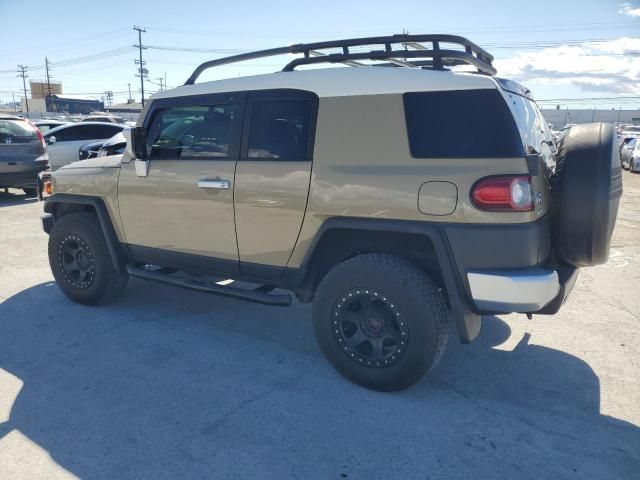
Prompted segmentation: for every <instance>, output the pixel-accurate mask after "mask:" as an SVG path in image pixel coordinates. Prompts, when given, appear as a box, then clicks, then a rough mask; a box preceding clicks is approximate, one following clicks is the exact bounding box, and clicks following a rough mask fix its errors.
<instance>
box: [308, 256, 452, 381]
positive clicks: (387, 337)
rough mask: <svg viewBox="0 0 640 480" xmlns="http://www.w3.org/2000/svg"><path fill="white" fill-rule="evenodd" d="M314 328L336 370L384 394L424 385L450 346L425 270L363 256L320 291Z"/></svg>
mask: <svg viewBox="0 0 640 480" xmlns="http://www.w3.org/2000/svg"><path fill="white" fill-rule="evenodd" d="M313 324H314V330H315V333H316V338H317V340H318V343H319V344H320V348H321V349H322V351H323V352H324V354H325V355H326V356H327V358H328V359H329V361H330V362H331V364H332V365H333V366H334V367H335V368H336V370H338V371H339V372H340V373H341V374H342V375H344V376H345V377H347V378H348V379H349V380H351V381H353V382H355V383H357V384H360V385H363V386H365V387H368V388H372V389H375V390H381V391H393V390H401V389H403V388H407V387H409V386H410V385H413V384H414V383H415V382H417V381H418V380H420V378H422V377H423V376H424V375H425V374H426V373H427V372H428V371H429V370H430V369H431V368H432V367H433V366H435V365H436V364H437V362H438V360H439V359H440V357H441V355H442V353H443V352H444V349H445V346H446V343H447V338H448V318H447V311H446V306H445V303H444V298H443V296H442V293H441V292H440V290H439V289H438V287H437V286H436V285H435V284H434V283H433V281H432V280H431V279H430V278H429V277H428V276H427V275H426V274H425V273H424V272H423V271H422V270H420V269H419V268H417V267H416V266H415V265H413V264H412V263H410V262H408V261H406V260H404V259H402V258H400V257H396V256H394V255H383V254H366V255H361V256H357V257H354V258H352V259H350V260H347V261H345V262H343V263H341V264H339V265H338V266H336V267H335V268H334V269H333V270H331V271H330V272H329V273H328V274H327V275H326V276H325V278H324V279H323V280H322V282H321V283H320V285H319V287H318V289H317V291H316V295H315V298H314V302H313Z"/></svg>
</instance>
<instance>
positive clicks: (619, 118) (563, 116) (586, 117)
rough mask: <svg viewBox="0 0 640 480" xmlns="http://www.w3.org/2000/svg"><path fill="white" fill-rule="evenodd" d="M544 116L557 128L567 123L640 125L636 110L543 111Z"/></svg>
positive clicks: (575, 109)
mask: <svg viewBox="0 0 640 480" xmlns="http://www.w3.org/2000/svg"><path fill="white" fill-rule="evenodd" d="M542 114H543V115H544V118H546V119H547V122H549V123H553V125H554V126H555V127H556V128H562V127H564V126H565V125H566V124H567V123H590V122H607V123H616V122H622V123H637V124H640V109H636V110H621V109H615V110H604V109H603V110H599V109H597V108H596V109H578V108H569V109H555V108H553V109H551V108H544V109H542Z"/></svg>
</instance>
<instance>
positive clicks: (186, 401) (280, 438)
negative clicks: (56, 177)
mask: <svg viewBox="0 0 640 480" xmlns="http://www.w3.org/2000/svg"><path fill="white" fill-rule="evenodd" d="M624 189H625V192H624V195H623V197H622V204H621V209H620V212H619V215H618V222H617V226H616V230H615V233H614V238H613V242H612V250H611V256H610V260H609V262H608V263H607V264H606V265H603V266H599V267H596V268H591V269H583V270H582V272H581V274H580V277H579V280H578V282H577V284H576V287H575V289H574V291H573V293H572V295H571V297H570V298H569V300H568V302H567V304H566V305H565V306H564V308H563V310H562V311H561V312H560V313H559V314H558V315H555V316H550V317H545V316H535V317H534V318H533V320H527V319H526V317H525V316H524V315H508V316H500V317H485V318H484V319H483V329H482V333H481V335H480V337H479V338H478V339H477V340H476V341H475V342H474V343H473V344H471V345H460V344H458V343H457V340H456V339H455V337H451V339H450V343H449V346H448V349H447V352H446V354H445V357H444V358H443V360H442V361H441V363H440V364H439V365H438V366H437V368H436V369H435V370H434V371H433V372H432V373H431V375H429V376H428V377H426V378H425V379H424V380H423V381H421V382H420V383H419V384H418V385H416V386H414V387H412V388H410V389H408V390H406V391H403V392H398V393H391V394H382V393H377V392H373V391H368V390H365V389H363V388H360V387H357V386H355V385H353V384H351V383H349V382H347V381H346V380H344V379H342V378H341V377H340V376H339V375H338V374H337V373H336V372H335V371H334V370H333V369H332V368H331V367H330V366H329V364H328V363H327V362H326V361H325V360H324V358H323V357H322V355H321V353H320V351H319V349H318V347H317V346H316V344H315V341H314V339H313V336H312V329H311V315H310V308H309V306H307V305H302V304H297V303H296V304H294V305H293V306H292V307H290V308H288V309H286V308H285V309H283V308H274V307H265V306H260V305H254V304H250V303H246V302H243V301H239V300H233V299H228V298H224V297H216V296H211V295H206V294H201V293H197V292H191V291H185V290H180V289H175V288H172V287H169V286H163V285H159V284H154V283H146V282H144V281H142V280H137V279H132V280H131V281H130V283H129V287H128V289H127V291H126V293H125V295H124V296H123V297H122V298H121V299H120V300H118V301H117V302H116V303H113V304H111V305H108V306H103V307H85V306H81V305H76V304H74V303H72V302H70V301H69V300H67V298H66V297H64V296H63V295H62V293H61V292H60V290H59V289H58V288H57V286H56V285H55V284H54V283H53V281H52V275H51V272H50V270H49V265H48V260H47V236H46V235H45V234H44V233H43V232H42V229H41V226H40V222H39V214H40V212H41V210H42V204H41V203H38V202H37V201H35V200H34V199H29V198H27V197H26V196H24V195H21V194H20V192H19V191H17V190H10V193H9V194H4V193H0V478H1V479H14V478H24V479H34V478H74V477H80V478H104V479H115V478H117V479H134V478H135V479H146V478H148V479H158V478H278V479H282V478H303V479H315V478H319V479H325V478H327V479H331V478H336V479H340V478H352V479H374V478H385V479H391V478H423V479H426V478H430V479H440V478H443V479H444V478H447V479H452V478H456V479H457V478H470V479H471V478H474V479H475V478H518V479H520V478H523V479H527V478H531V479H540V478H554V479H564V478H571V479H587V478H598V479H618V478H620V479H632V478H635V479H637V478H639V477H640V382H639V381H638V380H639V376H640V333H639V327H640V322H639V321H640V175H638V174H635V175H633V174H629V173H626V172H625V173H624Z"/></svg>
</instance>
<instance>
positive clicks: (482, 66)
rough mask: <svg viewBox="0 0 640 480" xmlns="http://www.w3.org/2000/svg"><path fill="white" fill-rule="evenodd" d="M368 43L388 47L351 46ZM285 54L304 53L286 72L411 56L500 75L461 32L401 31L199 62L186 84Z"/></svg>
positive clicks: (437, 64) (434, 63)
mask: <svg viewBox="0 0 640 480" xmlns="http://www.w3.org/2000/svg"><path fill="white" fill-rule="evenodd" d="M423 42H430V43H431V45H432V48H431V49H429V48H427V47H426V46H424V45H422V43H423ZM441 43H448V44H456V45H460V46H462V47H464V51H461V50H447V49H442V48H441ZM393 44H401V45H403V46H404V48H403V49H402V50H394V49H393V47H392V45H393ZM365 45H383V46H384V50H372V51H370V52H354V51H353V50H351V47H361V46H365ZM407 47H411V48H413V49H414V50H409V49H408V48H407ZM336 48H339V49H341V50H342V53H329V54H324V52H320V53H323V55H322V56H314V55H313V54H311V52H312V51H315V52H316V53H318V51H319V50H326V49H336ZM284 54H302V55H303V56H302V57H300V58H297V59H295V60H293V61H291V62H289V63H288V64H287V65H286V66H285V67H284V68H283V71H291V70H293V69H295V68H296V67H297V66H300V65H310V64H317V63H329V62H330V63H336V62H338V63H346V64H349V65H354V64H357V63H358V62H357V61H358V60H375V61H380V60H389V61H393V62H392V63H394V64H395V65H396V66H400V63H401V61H402V60H405V63H409V64H410V65H411V66H413V65H415V62H406V59H407V58H427V59H429V60H430V63H429V64H428V65H426V64H425V65H424V66H425V67H427V66H428V67H429V68H434V69H443V68H445V67H449V66H453V65H461V64H468V65H472V66H474V67H476V68H477V69H478V72H480V73H484V74H487V75H495V74H496V70H495V68H494V67H493V65H492V62H493V56H492V55H491V54H490V53H489V52H487V51H486V50H483V49H482V48H480V47H479V46H477V45H476V44H475V43H472V42H470V41H469V40H467V39H466V38H463V37H459V36H457V35H443V34H420V35H411V34H397V35H388V36H381V37H363V38H352V39H346V40H334V41H326V42H314V43H306V44H303V43H299V44H295V45H289V46H286V47H279V48H270V49H267V50H259V51H256V52H248V53H242V54H239V55H233V56H230V57H224V58H218V59H215V60H210V61H208V62H205V63H203V64H201V65H199V66H198V67H197V68H196V69H195V70H194V71H193V73H192V74H191V76H190V77H189V78H188V79H187V81H186V82H185V85H192V84H194V83H195V81H196V80H197V78H198V77H199V76H200V74H201V73H202V72H204V71H205V70H207V69H209V68H213V67H218V66H221V65H229V64H232V63H236V62H243V61H247V60H256V59H259V58H265V57H272V56H277V55H284ZM395 60H400V61H395ZM421 63H424V62H421ZM361 65H364V64H360V65H358V66H361ZM354 66H355V65H354ZM406 66H409V65H406Z"/></svg>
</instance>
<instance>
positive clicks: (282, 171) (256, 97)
mask: <svg viewBox="0 0 640 480" xmlns="http://www.w3.org/2000/svg"><path fill="white" fill-rule="evenodd" d="M317 111H318V98H317V96H316V95H315V94H313V93H310V92H306V91H300V90H271V91H264V92H252V93H250V94H249V97H248V99H247V110H246V118H245V122H244V129H243V140H242V150H241V154H240V159H239V161H238V165H237V167H236V175H235V178H236V183H235V188H234V196H235V219H236V234H237V238H238V250H239V256H240V262H241V263H240V269H241V271H242V274H243V275H245V276H255V277H259V278H265V277H267V276H273V278H277V277H278V276H279V275H280V273H281V272H282V270H283V268H284V267H285V266H286V265H287V262H288V261H289V257H290V256H291V252H292V251H293V248H294V246H295V244H296V241H297V239H298V234H299V233H300V228H301V226H302V220H303V218H304V213H305V209H306V206H307V197H308V194H309V183H310V180H311V167H312V160H313V144H314V137H315V124H316V117H317Z"/></svg>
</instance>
